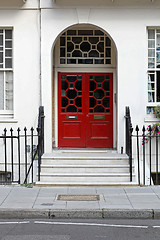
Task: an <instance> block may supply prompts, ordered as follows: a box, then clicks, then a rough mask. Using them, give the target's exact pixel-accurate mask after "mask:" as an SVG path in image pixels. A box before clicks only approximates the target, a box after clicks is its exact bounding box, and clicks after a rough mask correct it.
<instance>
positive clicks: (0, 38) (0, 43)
mask: <svg viewBox="0 0 160 240" xmlns="http://www.w3.org/2000/svg"><path fill="white" fill-rule="evenodd" d="M0 45H1V46H2V45H3V35H0Z"/></svg>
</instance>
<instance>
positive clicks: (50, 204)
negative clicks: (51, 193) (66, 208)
mask: <svg viewBox="0 0 160 240" xmlns="http://www.w3.org/2000/svg"><path fill="white" fill-rule="evenodd" d="M41 205H42V206H53V203H42V204H41Z"/></svg>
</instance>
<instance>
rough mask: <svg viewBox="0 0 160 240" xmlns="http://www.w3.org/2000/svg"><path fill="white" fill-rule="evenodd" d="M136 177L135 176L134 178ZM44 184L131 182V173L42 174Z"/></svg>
mask: <svg viewBox="0 0 160 240" xmlns="http://www.w3.org/2000/svg"><path fill="white" fill-rule="evenodd" d="M134 176H135V175H134V174H133V177H134ZM41 181H42V182H45V181H46V182H53V183H54V182H66V183H70V182H79V183H83V182H86V183H87V182H93V183H96V182H105V181H106V182H129V181H130V174H129V173H42V172H41Z"/></svg>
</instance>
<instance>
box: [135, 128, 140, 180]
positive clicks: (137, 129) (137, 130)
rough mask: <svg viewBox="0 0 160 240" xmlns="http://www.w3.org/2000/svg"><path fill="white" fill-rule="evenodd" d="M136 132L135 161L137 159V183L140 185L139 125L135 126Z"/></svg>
mask: <svg viewBox="0 0 160 240" xmlns="http://www.w3.org/2000/svg"><path fill="white" fill-rule="evenodd" d="M136 132H137V161H138V184H139V185H140V163H139V135H138V133H139V127H138V125H137V126H136Z"/></svg>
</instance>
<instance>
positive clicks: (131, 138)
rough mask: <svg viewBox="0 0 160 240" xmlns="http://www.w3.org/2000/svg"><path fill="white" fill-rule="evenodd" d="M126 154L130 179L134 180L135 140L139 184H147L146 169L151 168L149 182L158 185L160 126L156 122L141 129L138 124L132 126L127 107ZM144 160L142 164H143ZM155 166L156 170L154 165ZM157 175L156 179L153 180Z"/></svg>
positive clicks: (159, 182)
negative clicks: (153, 168)
mask: <svg viewBox="0 0 160 240" xmlns="http://www.w3.org/2000/svg"><path fill="white" fill-rule="evenodd" d="M125 118H126V154H127V155H128V156H129V164H130V181H132V159H133V142H134V157H135V158H137V165H138V166H137V169H138V184H139V185H140V184H143V185H146V176H148V174H147V173H146V169H149V184H150V185H151V184H152V183H154V184H156V185H158V184H160V181H159V175H160V174H159V143H160V141H159V138H160V133H159V132H160V129H159V128H160V126H159V125H158V124H157V125H155V124H154V129H153V126H151V125H149V126H148V127H147V128H146V127H145V126H143V127H142V130H140V128H139V126H138V125H136V127H135V129H133V128H132V123H131V116H130V109H129V107H126V115H125ZM141 162H142V164H141ZM154 166H155V170H152V167H154ZM154 175H155V180H154V181H152V180H153V178H154Z"/></svg>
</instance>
